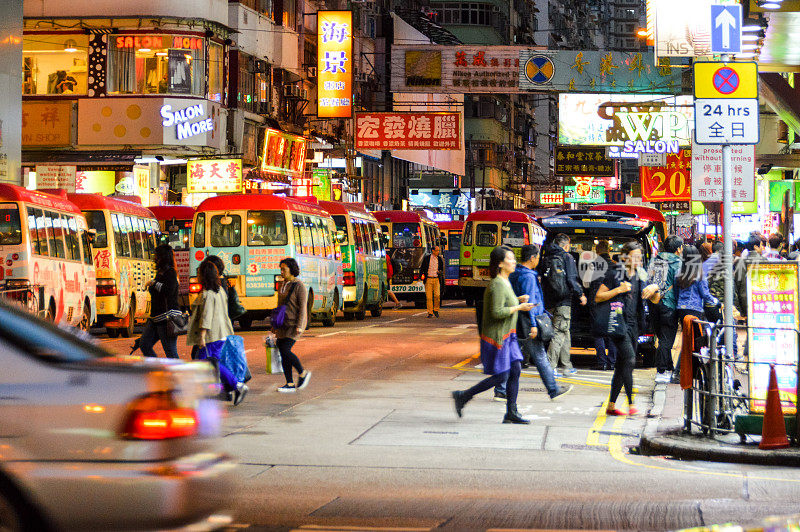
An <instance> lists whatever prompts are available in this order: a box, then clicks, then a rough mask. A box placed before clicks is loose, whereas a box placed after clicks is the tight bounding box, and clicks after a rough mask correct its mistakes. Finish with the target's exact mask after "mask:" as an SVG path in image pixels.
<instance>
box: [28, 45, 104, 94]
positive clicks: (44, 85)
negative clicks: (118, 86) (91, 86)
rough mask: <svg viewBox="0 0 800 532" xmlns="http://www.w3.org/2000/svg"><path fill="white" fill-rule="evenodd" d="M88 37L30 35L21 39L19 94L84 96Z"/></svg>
mask: <svg viewBox="0 0 800 532" xmlns="http://www.w3.org/2000/svg"><path fill="white" fill-rule="evenodd" d="M88 50H89V37H88V36H87V35H75V34H64V35H42V34H30V35H25V36H23V39H22V94H32V95H33V94H65V95H68V94H86V87H87V82H86V81H87V67H86V63H87V59H88Z"/></svg>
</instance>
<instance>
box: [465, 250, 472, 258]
mask: <svg viewBox="0 0 800 532" xmlns="http://www.w3.org/2000/svg"><path fill="white" fill-rule="evenodd" d="M471 256H472V252H470V251H465V252H464V258H465V259H468V258H470V257H471Z"/></svg>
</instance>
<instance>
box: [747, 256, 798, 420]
mask: <svg viewBox="0 0 800 532" xmlns="http://www.w3.org/2000/svg"><path fill="white" fill-rule="evenodd" d="M747 281H748V282H747V309H748V310H747V318H748V323H747V325H748V327H753V329H751V330H750V334H749V335H748V342H749V348H748V351H749V354H750V355H749V360H748V365H749V370H750V379H748V380H749V381H750V396H751V397H752V398H753V400H752V402H751V403H750V410H751V412H754V413H763V412H764V408H765V406H766V402H767V385H768V383H769V365H770V364H775V372H776V374H777V377H778V389H779V390H780V396H781V402H782V403H783V404H782V406H783V413H784V414H788V413H794V412H795V408H796V404H797V396H796V393H797V356H798V353H797V349H798V345H797V332H796V331H795V329H797V327H798V324H799V323H798V312H797V304H798V294H797V263H796V262H791V261H790V262H782V263H780V264H764V263H761V264H755V265H753V266H751V267H750V268H748V270H747ZM761 327H763V328H761Z"/></svg>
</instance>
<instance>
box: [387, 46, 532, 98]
mask: <svg viewBox="0 0 800 532" xmlns="http://www.w3.org/2000/svg"><path fill="white" fill-rule="evenodd" d="M520 49H521V47H519V46H463V45H460V46H437V45H422V46H420V45H413V46H412V45H394V46H392V78H391V88H392V91H393V92H427V93H431V92H436V93H439V92H452V93H461V94H466V93H490V92H501V93H510V92H519V91H520V89H519V52H520Z"/></svg>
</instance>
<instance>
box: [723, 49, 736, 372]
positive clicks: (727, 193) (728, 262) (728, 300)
mask: <svg viewBox="0 0 800 532" xmlns="http://www.w3.org/2000/svg"><path fill="white" fill-rule="evenodd" d="M729 60H730V56H729V55H728V54H725V55H723V56H722V62H723V64H725V63H727V62H728V61H729ZM732 184H733V183H732V179H731V145H730V144H723V145H722V205H723V208H722V210H723V221H722V241H723V246H724V247H723V257H722V262H723V265H724V266H725V297H724V299H725V301H724V304H725V308H724V309H723V314H722V323H723V325H724V326H725V331H724V332H725V354H726V356H728V357H732V356H733V338H734V336H733V335H734V332H735V331H734V329H733V240H731V224H732V223H733V214H732V211H733V199H732V198H731V196H732V194H731V192H732V188H733V187H732Z"/></svg>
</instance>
